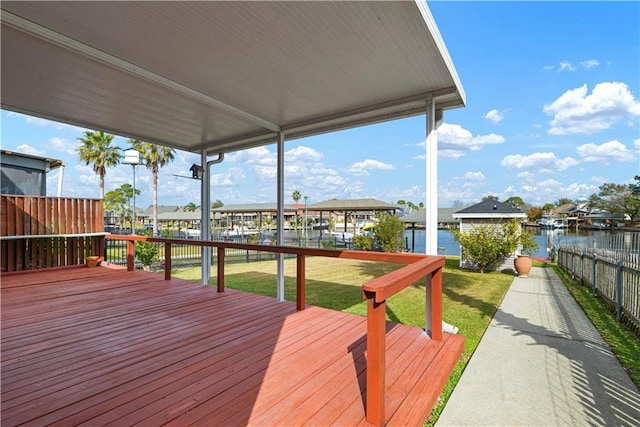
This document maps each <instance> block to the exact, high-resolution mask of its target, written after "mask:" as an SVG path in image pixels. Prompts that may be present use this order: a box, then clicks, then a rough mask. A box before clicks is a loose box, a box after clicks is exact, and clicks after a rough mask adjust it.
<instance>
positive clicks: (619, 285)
mask: <svg viewBox="0 0 640 427" xmlns="http://www.w3.org/2000/svg"><path fill="white" fill-rule="evenodd" d="M616 320H617V321H618V323H620V322H622V260H618V262H617V264H616Z"/></svg>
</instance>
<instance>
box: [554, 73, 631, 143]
mask: <svg viewBox="0 0 640 427" xmlns="http://www.w3.org/2000/svg"><path fill="white" fill-rule="evenodd" d="M587 91H588V89H587V85H586V84H585V85H583V86H581V87H579V88H575V89H571V90H568V91H566V92H565V93H563V94H562V95H561V96H560V97H559V98H558V99H556V100H555V101H553V102H552V103H551V104H547V105H545V106H544V108H543V110H542V111H543V112H545V113H546V114H547V115H553V120H552V121H551V129H549V133H550V134H552V135H566V134H572V133H585V134H589V133H594V132H599V131H602V130H605V129H608V128H609V127H611V126H612V125H613V124H614V123H616V122H617V121H619V120H621V119H622V118H625V117H632V116H640V103H639V102H638V101H637V100H636V99H635V97H634V96H633V94H632V93H631V91H630V90H629V87H628V86H627V85H626V84H624V83H621V82H604V83H599V84H597V85H596V86H595V87H594V88H593V92H592V93H591V94H590V95H588V94H587Z"/></svg>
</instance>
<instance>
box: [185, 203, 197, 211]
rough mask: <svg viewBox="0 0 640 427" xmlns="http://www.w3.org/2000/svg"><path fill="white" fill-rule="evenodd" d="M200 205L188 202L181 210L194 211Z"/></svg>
mask: <svg viewBox="0 0 640 427" xmlns="http://www.w3.org/2000/svg"><path fill="white" fill-rule="evenodd" d="M199 207H200V206H198V205H196V204H195V203H193V202H189V203H187V205H186V206H185V207H184V208H183V210H184V211H185V212H195V210H196V209H198V208H199Z"/></svg>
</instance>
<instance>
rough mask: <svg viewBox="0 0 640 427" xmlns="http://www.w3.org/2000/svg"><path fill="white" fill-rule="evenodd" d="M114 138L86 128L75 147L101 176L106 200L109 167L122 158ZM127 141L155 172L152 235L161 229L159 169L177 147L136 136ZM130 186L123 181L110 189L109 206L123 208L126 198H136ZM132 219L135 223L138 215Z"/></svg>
mask: <svg viewBox="0 0 640 427" xmlns="http://www.w3.org/2000/svg"><path fill="white" fill-rule="evenodd" d="M113 138H114V135H111V134H108V133H104V132H102V131H87V132H85V133H84V136H82V137H80V138H78V141H80V143H81V145H80V147H78V148H77V150H76V151H77V153H78V157H79V159H80V161H83V162H85V164H86V165H91V166H92V167H93V171H94V172H95V173H96V174H97V175H98V177H99V178H100V198H101V199H103V200H105V193H104V179H105V176H106V174H107V168H109V167H114V166H116V165H118V164H119V163H120V161H121V160H122V157H123V154H122V151H123V149H122V148H121V147H117V146H115V145H113ZM128 144H129V145H130V147H131V148H132V149H134V150H136V151H138V152H139V153H140V155H141V157H142V159H143V163H144V165H145V166H146V167H147V169H150V170H151V173H152V174H153V235H154V236H155V235H156V234H157V232H158V171H159V170H160V168H161V167H163V166H165V165H167V164H168V163H170V162H172V161H173V160H174V158H175V152H176V150H175V149H173V148H169V147H164V146H162V145H156V144H152V143H150V142H143V141H140V140H137V139H129V141H128ZM127 185H128V184H124V185H122V186H121V187H120V188H119V189H117V190H114V191H115V192H110V193H111V194H109V205H110V206H105V207H106V208H107V209H109V207H114V206H116V207H121V206H122V205H123V201H124V200H127V201H128V200H129V199H131V198H132V197H133V195H134V190H133V188H132V187H131V188H130V187H127ZM135 194H140V192H139V190H137V189H136V190H135ZM105 202H106V200H105ZM118 210H119V212H118V214H121V213H122V209H121V208H118ZM133 221H134V222H135V214H134V215H133Z"/></svg>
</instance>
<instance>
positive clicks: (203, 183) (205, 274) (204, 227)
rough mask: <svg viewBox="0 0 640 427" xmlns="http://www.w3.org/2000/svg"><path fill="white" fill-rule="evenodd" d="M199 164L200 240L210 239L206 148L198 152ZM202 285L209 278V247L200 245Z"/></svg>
mask: <svg viewBox="0 0 640 427" xmlns="http://www.w3.org/2000/svg"><path fill="white" fill-rule="evenodd" d="M200 165H201V166H202V179H201V180H200V205H201V206H202V212H201V215H200V240H211V224H210V215H211V179H210V177H209V165H208V164H207V150H202V152H201V153H200ZM201 264H202V281H201V284H202V285H207V284H209V279H210V278H211V247H209V246H203V247H202V262H201Z"/></svg>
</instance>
